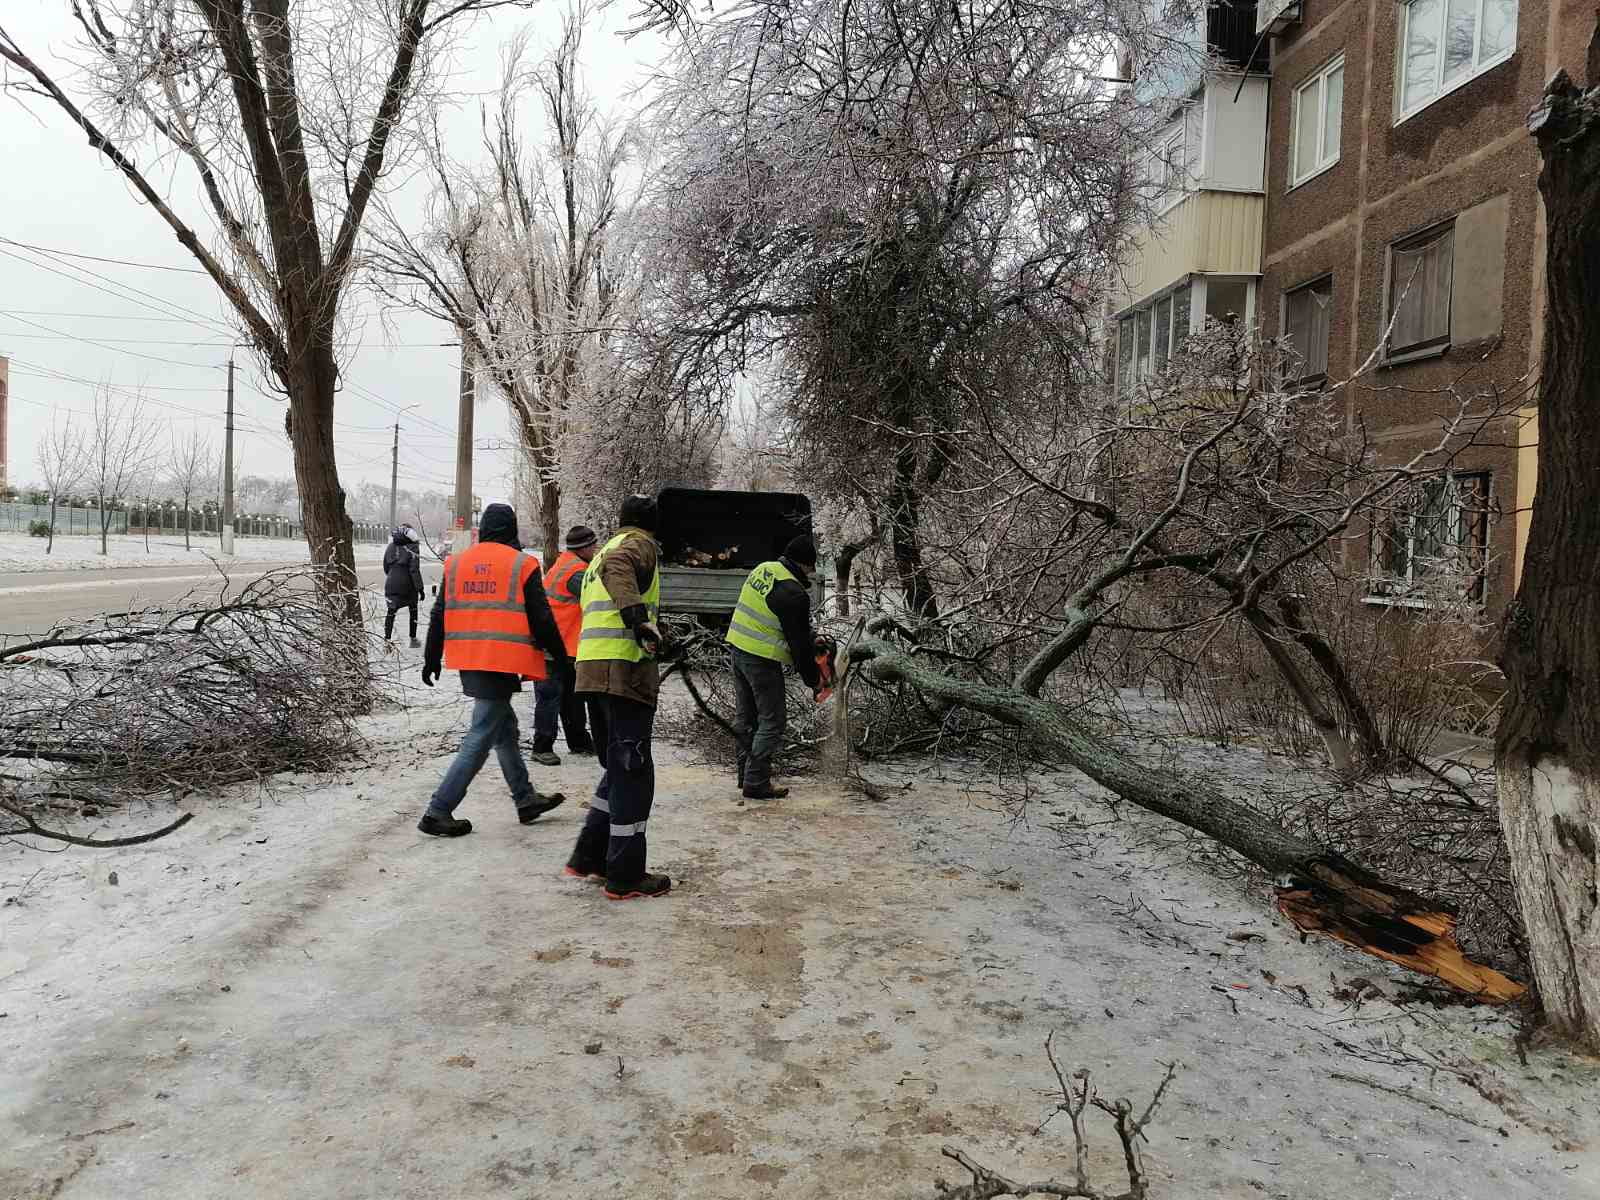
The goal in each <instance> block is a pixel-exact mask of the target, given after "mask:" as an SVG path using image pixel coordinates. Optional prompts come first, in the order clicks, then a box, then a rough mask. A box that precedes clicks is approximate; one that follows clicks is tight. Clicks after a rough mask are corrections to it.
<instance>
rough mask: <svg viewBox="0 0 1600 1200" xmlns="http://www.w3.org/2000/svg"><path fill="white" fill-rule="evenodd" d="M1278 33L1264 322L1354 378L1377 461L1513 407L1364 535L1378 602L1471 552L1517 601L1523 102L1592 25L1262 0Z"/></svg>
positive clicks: (1525, 192)
mask: <svg viewBox="0 0 1600 1200" xmlns="http://www.w3.org/2000/svg"><path fill="white" fill-rule="evenodd" d="M1258 19H1259V24H1260V25H1261V27H1262V29H1263V32H1268V31H1271V33H1272V37H1273V42H1272V44H1273V61H1272V75H1273V79H1272V88H1271V100H1270V103H1269V115H1268V122H1267V128H1268V135H1267V138H1268V146H1267V164H1268V166H1267V215H1266V220H1265V223H1264V227H1263V240H1262V278H1261V286H1260V294H1261V302H1260V305H1259V312H1260V317H1261V320H1260V327H1261V330H1262V333H1263V334H1264V335H1265V336H1268V337H1280V336H1281V337H1283V338H1285V339H1286V340H1287V341H1288V342H1289V344H1291V345H1292V346H1293V347H1294V349H1295V351H1296V353H1297V354H1298V356H1299V357H1300V359H1301V360H1302V363H1303V367H1302V369H1303V370H1304V371H1305V373H1306V377H1307V378H1308V379H1310V380H1313V381H1314V380H1316V379H1319V378H1328V379H1351V378H1353V377H1354V376H1355V375H1356V374H1357V372H1359V371H1361V370H1362V369H1363V368H1364V367H1369V364H1370V368H1369V369H1368V370H1367V371H1366V372H1365V373H1364V374H1363V375H1362V377H1361V378H1360V379H1359V380H1358V381H1357V382H1356V383H1354V384H1353V385H1352V386H1350V387H1349V388H1348V389H1347V391H1346V402H1347V405H1348V409H1349V415H1350V418H1351V419H1352V420H1360V421H1362V422H1363V423H1364V425H1365V427H1366V428H1367V429H1368V430H1369V431H1371V432H1372V434H1373V435H1374V437H1375V438H1376V439H1377V441H1378V442H1379V443H1380V447H1381V451H1380V452H1381V453H1382V454H1383V455H1384V456H1385V457H1386V458H1388V459H1389V460H1391V461H1403V460H1404V459H1406V458H1408V457H1409V456H1410V455H1412V454H1414V453H1415V452H1417V451H1418V450H1420V449H1422V448H1424V447H1425V446H1426V445H1428V444H1431V443H1432V442H1433V441H1435V440H1436V439H1437V436H1438V428H1439V417H1440V416H1443V415H1445V414H1447V413H1449V412H1452V411H1454V410H1455V409H1456V407H1457V405H1458V404H1459V403H1460V402H1461V401H1463V400H1465V401H1467V402H1468V403H1469V404H1470V405H1471V407H1472V408H1473V409H1474V410H1475V411H1479V412H1482V411H1485V410H1488V409H1491V408H1496V407H1499V408H1505V407H1510V408H1511V409H1513V411H1512V412H1511V413H1509V414H1508V416H1507V417H1506V418H1505V419H1504V420H1501V421H1499V422H1498V423H1497V425H1496V426H1495V427H1494V428H1491V429H1489V430H1486V431H1485V435H1484V436H1483V438H1482V439H1481V440H1482V441H1483V442H1484V444H1482V445H1476V446H1473V447H1471V448H1469V449H1467V450H1465V451H1464V452H1463V453H1462V455H1461V458H1460V460H1459V462H1458V464H1457V469H1456V471H1455V474H1454V476H1453V478H1451V479H1450V480H1446V481H1441V482H1440V484H1439V485H1438V486H1437V487H1435V488H1433V489H1431V490H1430V491H1429V493H1428V495H1427V496H1426V497H1425V499H1424V500H1423V502H1422V504H1421V506H1420V509H1419V511H1418V512H1416V513H1415V514H1413V516H1412V519H1411V521H1410V522H1409V524H1408V525H1406V526H1404V527H1399V528H1391V529H1389V530H1386V531H1380V534H1381V536H1379V537H1377V538H1375V539H1374V545H1373V547H1372V562H1371V564H1370V569H1371V573H1372V576H1373V580H1374V585H1373V588H1372V591H1373V596H1372V599H1373V600H1374V601H1378V600H1381V599H1384V598H1392V599H1393V600H1394V601H1395V602H1406V599H1407V597H1408V596H1410V595H1411V594H1412V591H1413V587H1414V585H1417V584H1420V583H1421V582H1422V580H1421V574H1422V573H1423V571H1424V569H1425V563H1426V562H1427V561H1429V558H1430V556H1432V555H1434V554H1436V553H1437V551H1439V550H1440V549H1441V548H1449V547H1450V546H1452V545H1453V546H1454V547H1455V548H1456V550H1457V551H1458V554H1459V556H1460V557H1461V558H1462V559H1463V560H1465V561H1472V562H1481V563H1482V567H1481V576H1480V577H1479V578H1478V579H1477V580H1476V581H1475V584H1474V588H1473V590H1472V591H1470V592H1469V595H1470V596H1471V597H1472V598H1473V599H1477V600H1479V601H1481V602H1482V603H1483V604H1484V605H1485V606H1486V607H1487V608H1489V609H1491V610H1493V609H1497V608H1499V607H1500V606H1501V605H1503V604H1504V603H1505V602H1506V601H1507V600H1509V599H1510V598H1511V596H1512V595H1513V593H1514V591H1515V587H1516V580H1517V577H1518V575H1519V574H1520V570H1521V556H1522V547H1523V544H1524V542H1525V540H1526V532H1527V521H1528V513H1529V510H1530V507H1531V504H1532V498H1533V490H1534V484H1535V478H1534V459H1535V454H1534V447H1535V446H1536V440H1537V432H1536V428H1537V421H1536V413H1535V411H1534V404H1533V402H1534V396H1535V389H1536V386H1537V377H1538V370H1539V358H1540V351H1541V347H1542V343H1543V338H1544V320H1543V305H1544V278H1543V260H1544V225H1543V214H1542V209H1541V204H1540V201H1539V195H1538V186H1537V181H1538V172H1539V155H1538V151H1537V149H1536V147H1535V146H1534V143H1533V139H1532V137H1531V136H1530V135H1529V133H1528V129H1527V117H1528V112H1529V110H1530V109H1531V108H1533V106H1534V105H1535V104H1536V103H1537V101H1538V98H1539V96H1540V94H1541V93H1542V91H1543V89H1544V84H1545V82H1546V80H1547V79H1549V77H1550V76H1551V75H1552V74H1554V72H1555V70H1556V69H1557V68H1558V67H1561V66H1566V67H1567V68H1568V69H1569V70H1573V71H1575V72H1577V73H1578V74H1579V75H1580V76H1581V72H1582V70H1583V63H1584V55H1585V49H1586V47H1587V44H1588V41H1589V36H1590V34H1591V32H1592V31H1593V28H1594V20H1595V16H1594V12H1593V11H1592V8H1590V7H1588V6H1584V7H1581V8H1580V7H1579V6H1575V5H1571V4H1570V3H1568V4H1566V6H1565V7H1563V4H1562V0H1298V2H1297V3H1292V4H1283V3H1282V0H1264V3H1263V7H1262V8H1261V10H1260V11H1259V12H1258Z"/></svg>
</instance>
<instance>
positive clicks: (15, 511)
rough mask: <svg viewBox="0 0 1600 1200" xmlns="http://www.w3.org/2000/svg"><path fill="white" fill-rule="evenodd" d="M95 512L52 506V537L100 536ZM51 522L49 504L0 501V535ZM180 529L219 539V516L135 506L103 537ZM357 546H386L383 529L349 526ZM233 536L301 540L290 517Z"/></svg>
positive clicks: (257, 523)
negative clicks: (352, 529)
mask: <svg viewBox="0 0 1600 1200" xmlns="http://www.w3.org/2000/svg"><path fill="white" fill-rule="evenodd" d="M100 516H101V514H100V510H99V509H98V508H77V507H70V506H68V505H65V504H61V505H57V506H56V536H57V537H70V536H72V535H73V534H93V535H94V536H96V537H98V536H99V535H100ZM49 520H50V506H49V505H48V504H26V503H23V502H22V501H20V500H8V501H0V533H27V532H29V530H30V529H31V528H32V526H33V525H34V524H35V522H46V523H48V522H49ZM185 524H187V526H188V529H189V534H190V536H191V537H218V536H220V535H221V533H222V514H221V513H219V512H216V511H215V510H213V511H210V512H201V511H199V510H194V511H191V512H190V513H188V514H187V517H186V516H185V514H184V512H183V510H182V509H180V508H176V507H171V506H168V505H162V504H152V505H151V506H150V508H149V510H148V513H147V512H146V510H145V509H143V508H141V507H139V506H138V505H134V506H132V507H131V508H126V509H113V510H112V512H111V520H110V523H109V524H108V525H107V526H106V532H107V533H115V534H125V533H126V534H136V535H139V534H143V533H144V532H145V529H146V526H148V528H149V532H150V533H151V534H152V535H158V534H159V535H165V536H168V537H173V536H178V537H181V536H182V535H183V531H184V527H185ZM354 529H355V540H356V541H358V542H385V541H388V540H389V530H388V528H387V527H386V526H384V525H381V524H379V523H377V522H374V521H357V522H356V523H355V526H354ZM233 531H234V533H235V534H237V535H238V536H240V537H263V538H302V537H304V536H305V532H304V530H303V528H302V527H301V525H300V522H299V521H297V520H292V519H290V518H289V517H271V516H267V517H260V516H237V517H235V518H234V522H233Z"/></svg>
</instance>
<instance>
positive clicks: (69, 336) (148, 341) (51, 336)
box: [3, 309, 228, 348]
mask: <svg viewBox="0 0 1600 1200" xmlns="http://www.w3.org/2000/svg"><path fill="white" fill-rule="evenodd" d="M5 312H6V315H7V316H11V317H16V319H17V320H19V321H20V320H22V318H21V317H19V316H17V312H18V310H17V309H7V310H5ZM3 336H5V337H8V338H27V339H28V340H29V341H32V342H86V341H89V340H90V339H88V338H86V337H83V336H82V335H80V334H76V333H7V334H5V335H3ZM99 341H102V342H123V343H126V344H128V345H132V346H219V347H224V348H226V347H227V345H228V343H227V342H197V341H195V340H194V339H193V338H187V339H185V338H120V337H103V338H100V339H99Z"/></svg>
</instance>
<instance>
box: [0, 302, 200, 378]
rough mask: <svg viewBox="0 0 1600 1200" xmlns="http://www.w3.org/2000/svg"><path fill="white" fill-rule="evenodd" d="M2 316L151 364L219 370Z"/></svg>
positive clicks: (2, 311) (1, 313)
mask: <svg viewBox="0 0 1600 1200" xmlns="http://www.w3.org/2000/svg"><path fill="white" fill-rule="evenodd" d="M0 316H8V317H11V319H12V320H14V321H21V322H22V323H23V324H24V325H31V326H33V327H34V328H35V329H42V330H44V331H45V332H46V333H51V334H55V335H56V336H58V337H61V338H64V339H66V340H68V341H75V342H82V343H83V344H84V345H86V346H98V347H99V348H100V349H102V350H110V351H111V352H112V353H114V354H127V355H130V356H131V357H133V358H143V359H148V360H149V361H150V362H158V363H165V364H166V365H168V366H172V367H188V368H189V369H190V370H200V371H215V370H218V369H219V368H218V367H217V366H215V365H214V364H212V363H195V362H185V361H183V360H182V359H177V358H163V357H162V356H161V355H159V354H144V353H142V352H140V351H138V350H124V349H123V348H122V347H121V346H113V345H111V344H110V343H109V342H102V341H97V340H96V339H94V338H86V337H75V336H73V335H72V334H70V333H62V332H61V331H60V330H59V329H52V328H50V326H48V325H41V324H40V323H39V322H38V321H32V320H29V319H28V318H27V317H18V316H13V315H12V314H11V313H10V312H9V311H7V310H6V309H3V308H0Z"/></svg>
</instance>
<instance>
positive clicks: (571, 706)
mask: <svg viewBox="0 0 1600 1200" xmlns="http://www.w3.org/2000/svg"><path fill="white" fill-rule="evenodd" d="M599 706H600V705H599V701H598V700H597V699H595V698H593V697H590V698H588V699H585V698H584V697H582V696H579V695H577V694H576V693H574V692H573V691H572V690H571V689H569V688H567V687H564V686H562V683H561V680H560V679H559V678H557V677H556V675H555V673H554V672H551V674H550V675H548V676H547V677H546V678H544V679H541V680H540V681H539V682H538V683H536V684H534V685H533V749H534V752H535V753H538V752H539V751H542V750H553V749H555V744H556V716H557V714H559V715H560V717H561V728H562V729H563V730H565V731H566V734H567V749H568V750H571V751H572V752H573V753H574V754H577V753H580V752H582V751H586V750H588V749H589V747H590V745H591V744H592V743H591V742H590V740H589V718H588V717H587V716H586V715H585V710H587V711H588V712H590V713H592V712H594V711H595V710H596V709H597V708H599Z"/></svg>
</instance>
